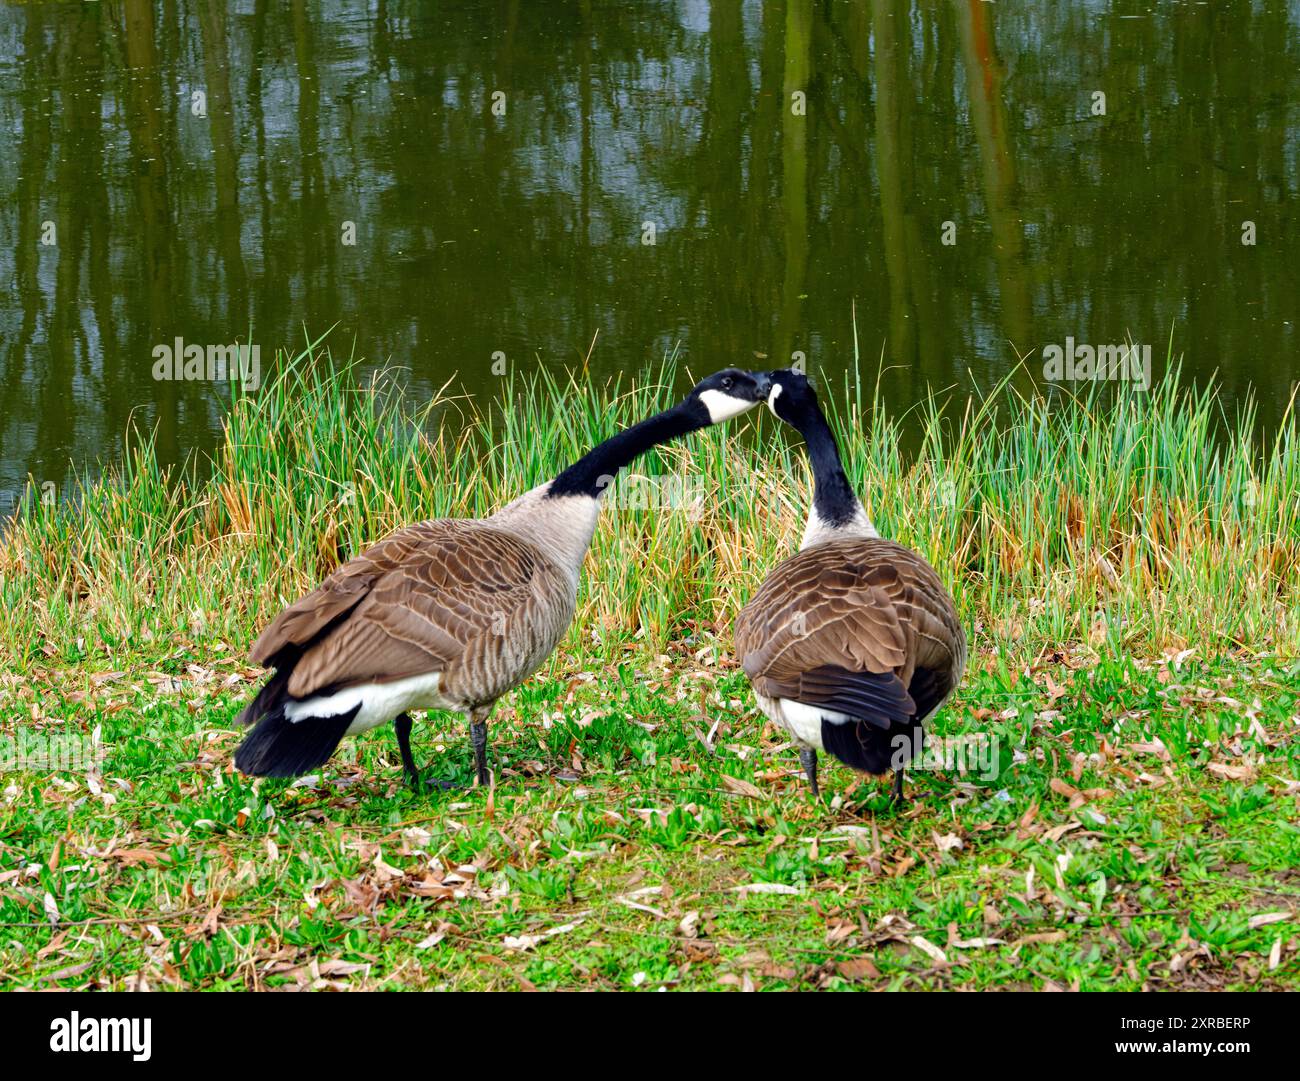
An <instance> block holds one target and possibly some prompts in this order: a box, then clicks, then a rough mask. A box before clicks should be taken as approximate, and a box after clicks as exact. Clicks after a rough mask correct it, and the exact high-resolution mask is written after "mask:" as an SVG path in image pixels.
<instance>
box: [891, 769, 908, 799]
mask: <svg viewBox="0 0 1300 1081" xmlns="http://www.w3.org/2000/svg"><path fill="white" fill-rule="evenodd" d="M904 772H905V771H904V770H901V769H896V770H894V795H893V804H894V806H895V807H897V806H898V805H900V804H901V803H902V802H903V773H904Z"/></svg>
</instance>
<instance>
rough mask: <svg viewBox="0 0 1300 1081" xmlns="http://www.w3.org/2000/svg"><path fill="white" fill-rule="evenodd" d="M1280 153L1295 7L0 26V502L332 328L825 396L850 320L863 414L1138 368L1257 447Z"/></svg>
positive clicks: (1299, 278) (1267, 406)
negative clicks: (1245, 426)
mask: <svg viewBox="0 0 1300 1081" xmlns="http://www.w3.org/2000/svg"><path fill="white" fill-rule="evenodd" d="M1298 132H1300V4H1297V3H1294V2H1293V3H1290V4H1287V3H1282V2H1265V0H1258V2H1248V0H1221V2H1215V3H1212V4H1203V3H1159V4H1152V3H1151V2H1150V0H1144V2H1142V3H1129V2H1124V0H1116V2H1111V3H1102V2H1083V0H1080V2H1064V0H1055V2H1053V3H1050V4H1046V3H1033V4H1029V3H1011V2H999V3H996V4H994V3H986V2H982V0H953V2H939V0H934V2H927V3H915V4H914V3H908V2H906V0H819V2H813V0H787V2H785V3H779V2H769V3H745V2H741V0H719V2H717V3H706V2H704V0H664V2H651V0H638V2H636V3H623V2H604V0H575V2H570V3H560V2H541V0H530V2H524V0H496V2H491V3H482V2H469V0H466V2H458V3H417V2H402V0H371V2H370V3H369V4H353V3H342V2H336V0H323V2H320V3H307V2H306V0H288V2H284V3H271V2H268V0H239V2H235V3H229V2H227V0H177V2H167V3H162V4H155V3H153V2H152V0H118V2H115V3H96V4H69V3H11V4H3V5H0V147H2V148H3V153H2V154H0V280H3V281H4V283H5V288H4V290H3V294H2V295H0V491H6V492H10V493H12V492H13V491H14V490H15V489H17V488H18V487H19V486H21V484H22V483H23V481H24V478H26V477H27V476H28V475H29V474H30V475H32V476H34V477H35V478H36V479H37V480H38V481H53V483H54V484H55V485H56V486H57V485H64V484H66V483H67V480H68V475H69V467H70V463H71V464H72V465H74V466H76V467H84V466H86V465H88V464H89V465H93V463H95V462H97V461H108V460H112V459H113V458H114V457H115V456H116V455H117V454H118V453H120V447H121V444H122V434H123V432H124V431H125V429H126V426H127V424H128V422H129V420H130V418H132V417H133V416H134V417H135V419H136V420H138V421H141V422H143V423H145V424H147V425H149V426H153V427H155V428H156V432H157V440H158V446H159V448H160V450H161V452H162V455H163V457H164V458H165V459H167V460H170V461H175V460H181V459H183V458H185V457H186V455H188V454H190V453H192V452H194V451H196V450H198V451H202V450H204V449H206V448H210V447H211V446H212V445H213V442H214V437H215V433H216V431H217V430H218V427H219V423H220V416H221V409H222V406H221V402H222V393H221V392H220V390H219V388H217V387H214V385H213V384H212V383H209V382H202V381H186V380H179V381H178V380H174V379H158V378H155V376H156V375H157V374H158V367H159V358H160V356H162V357H164V358H165V357H166V352H165V351H164V352H163V353H162V354H160V353H159V350H160V348H162V347H164V346H166V347H170V348H171V349H173V350H174V349H175V348H176V341H177V339H180V340H181V342H182V343H183V345H182V348H181V352H182V354H183V353H184V346H185V345H192V344H197V345H200V346H203V347H204V348H205V349H206V348H207V347H209V346H213V347H215V346H221V345H227V344H230V343H233V342H236V341H239V342H243V343H248V342H249V341H250V331H251V342H252V343H253V344H255V345H257V347H258V351H259V354H260V361H261V368H262V369H263V372H265V369H267V368H268V367H269V365H270V360H271V355H272V354H273V353H274V351H275V349H276V348H277V347H278V346H284V345H296V344H300V343H301V342H302V341H303V339H304V334H305V333H310V334H312V335H317V334H319V333H321V332H322V331H324V330H325V329H326V328H328V327H330V326H333V327H334V330H333V332H332V335H331V338H330V341H331V342H332V344H333V347H334V348H335V350H336V351H341V352H343V353H344V354H347V353H349V352H352V351H353V350H354V349H355V352H356V353H357V354H359V355H361V356H363V357H365V358H367V359H368V360H370V361H372V362H375V363H378V364H391V365H397V366H400V367H402V368H404V369H407V370H409V373H410V374H409V378H410V380H411V382H412V383H413V385H414V386H415V387H416V388H417V389H418V390H420V391H431V390H432V389H434V388H436V387H438V386H440V385H442V384H443V383H444V382H445V381H446V380H447V379H448V378H449V377H452V376H453V375H455V376H456V377H457V378H458V379H459V380H461V381H462V382H463V384H464V386H465V387H466V388H468V389H469V390H470V391H471V392H474V393H478V394H491V393H493V392H494V389H495V387H496V386H498V385H499V378H498V376H496V375H494V374H493V368H494V358H496V359H497V360H500V358H502V357H504V359H505V363H506V364H508V365H513V366H515V367H517V368H521V367H528V366H534V365H539V364H541V365H547V366H551V367H554V368H556V369H561V368H565V367H572V366H577V365H581V364H582V363H583V360H584V358H586V357H587V356H588V354H590V370H591V371H592V372H594V373H596V374H597V375H598V376H604V375H607V374H610V373H613V372H616V371H619V370H624V371H636V370H638V369H641V368H642V367H644V366H645V365H646V364H647V363H650V362H654V361H656V360H657V359H658V358H659V357H661V356H662V355H663V354H664V353H665V352H669V351H672V350H674V349H677V350H680V353H681V355H682V357H683V358H684V360H685V362H686V364H687V365H688V366H689V367H690V369H691V370H693V371H695V372H696V373H704V372H706V371H708V370H712V369H714V368H717V367H720V366H722V365H725V364H740V365H744V366H763V367H774V366H778V365H783V364H787V363H789V358H790V357H792V356H793V355H795V354H802V357H803V358H804V359H805V361H806V364H807V367H808V368H809V369H810V370H811V371H812V372H814V373H821V374H822V375H827V374H830V375H834V374H835V373H837V372H839V371H842V370H843V369H844V368H845V366H846V365H848V364H850V363H851V358H852V351H853V313H856V324H857V332H858V339H859V343H860V348H861V352H862V355H863V357H864V360H865V361H866V362H867V363H868V364H869V367H870V370H871V372H872V373H873V375H872V377H873V378H874V371H875V367H876V365H877V364H878V363H879V362H880V361H881V360H882V359H883V362H884V364H885V365H886V366H887V367H888V372H887V375H886V376H885V382H884V386H885V390H886V392H887V394H888V395H889V398H890V401H891V404H893V405H895V406H896V408H897V409H898V410H899V411H901V410H903V409H905V408H906V407H907V405H908V404H909V403H910V402H912V401H915V400H916V399H917V397H918V396H919V395H921V394H922V393H924V391H925V388H926V387H927V386H934V387H938V388H942V387H950V386H961V387H970V386H982V387H987V386H990V385H992V384H993V383H994V382H996V381H997V380H999V379H1001V378H1003V377H1004V376H1006V375H1007V374H1008V372H1009V371H1011V370H1012V369H1013V368H1014V367H1015V365H1016V363H1017V360H1018V358H1019V357H1027V358H1028V359H1027V361H1026V367H1025V369H1024V377H1025V378H1028V379H1029V380H1030V381H1031V382H1035V383H1038V384H1044V385H1045V383H1044V355H1045V351H1048V352H1050V350H1051V348H1052V347H1053V346H1056V347H1058V352H1061V353H1068V352H1069V351H1070V349H1071V347H1073V349H1074V351H1075V352H1076V354H1077V353H1078V351H1079V348H1080V347H1081V346H1082V345H1085V344H1086V345H1088V346H1090V347H1092V348H1093V349H1096V348H1097V347H1102V346H1109V345H1120V344H1123V343H1126V342H1129V341H1131V342H1133V343H1136V344H1147V345H1150V346H1151V347H1152V349H1151V353H1152V366H1151V369H1152V370H1151V372H1150V378H1152V379H1157V380H1158V379H1160V378H1161V377H1162V376H1163V374H1164V373H1165V371H1166V365H1165V356H1166V353H1167V351H1168V349H1169V347H1170V343H1171V342H1172V348H1173V351H1174V353H1175V354H1182V355H1183V356H1184V369H1185V371H1187V372H1188V373H1190V374H1191V375H1193V376H1195V377H1196V378H1198V379H1205V378H1208V377H1209V376H1210V375H1211V374H1212V373H1214V372H1216V371H1217V373H1218V378H1219V380H1220V381H1221V382H1222V384H1223V386H1224V387H1225V390H1226V392H1227V394H1228V396H1229V399H1230V400H1231V401H1236V402H1240V401H1242V400H1244V398H1245V396H1246V395H1247V394H1248V393H1249V392H1250V391H1251V389H1252V388H1253V391H1254V393H1255V394H1256V395H1257V397H1258V400H1259V408H1260V423H1261V425H1262V426H1264V427H1265V428H1267V426H1268V425H1270V424H1275V423H1276V421H1277V419H1278V418H1279V417H1280V416H1281V414H1282V411H1283V409H1284V407H1285V403H1286V401H1287V399H1288V398H1289V396H1290V394H1291V393H1292V388H1293V386H1294V385H1295V383H1296V380H1297V378H1300V360H1298V359H1297V358H1298V356H1300V353H1298V350H1297V345H1298V344H1300V342H1298V339H1297V322H1298V321H1300V287H1298V286H1300V228H1298V226H1300V221H1298V220H1297V219H1298V211H1297V207H1300V201H1298V200H1297V195H1300V135H1298V134H1297V133H1298ZM593 339H594V346H593ZM354 343H355V345H354ZM1108 355H1111V356H1114V354H1108ZM756 356H758V357H762V358H766V359H756ZM164 367H165V366H164ZM497 367H498V369H499V367H500V365H499V364H498V365H497ZM1076 374H1077V373H1076ZM0 509H3V508H0Z"/></svg>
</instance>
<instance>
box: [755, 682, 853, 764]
mask: <svg viewBox="0 0 1300 1081" xmlns="http://www.w3.org/2000/svg"><path fill="white" fill-rule="evenodd" d="M754 697H755V698H757V699H758V708H759V709H761V710H762V711H763V713H764V714H766V715H767V716H768V717H769V718H771V719H772V720H774V721H776V723H777V724H779V725H780V726H781V727H782V728H784V729H785V730H786V731H787V732H789V733H790V735H791V736H792V737H793V738H794V740H795V742H796V743H798V744H799V745H800V746H801V747H811V748H813V750H815V751H820V750H824V749H825V748H823V747H822V721H823V720H827V721H830V722H831V724H846V723H848V722H849V721H851V720H853V718H852V717H850V716H849V715H848V714H847V713H840V712H838V711H836V710H833V709H823V708H822V707H821V706H810V705H808V704H807V703H805V702H796V701H794V700H793V699H791V698H765V697H764V696H763V695H755V696H754Z"/></svg>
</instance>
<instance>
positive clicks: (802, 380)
mask: <svg viewBox="0 0 1300 1081" xmlns="http://www.w3.org/2000/svg"><path fill="white" fill-rule="evenodd" d="M771 378H772V389H771V393H770V396H769V397H768V406H769V407H770V408H771V410H772V412H773V413H775V414H776V415H777V416H778V417H780V418H781V419H782V420H783V421H785V422H786V423H787V424H790V425H793V426H794V427H795V428H797V429H798V430H799V432H800V433H801V434H802V435H803V437H804V441H805V443H807V446H808V455H809V457H810V459H811V461H812V468H813V480H814V490H813V504H812V508H811V509H810V510H809V512H808V524H807V526H806V527H805V529H804V534H803V542H802V543H801V545H800V550H799V553H798V554H797V555H794V556H792V557H791V558H789V559H787V560H786V561H785V562H784V563H782V564H781V565H780V566H778V567H777V568H776V570H774V571H773V572H772V573H771V574H769V575H768V576H767V580H766V581H764V583H763V584H762V586H760V587H759V590H758V592H757V593H756V594H755V595H754V597H753V599H752V600H751V601H750V602H749V604H747V605H746V606H745V608H744V609H743V610H742V611H741V613H740V616H739V618H738V619H737V620H736V653H737V655H738V656H739V657H740V662H741V666H742V667H743V668H744V670H745V674H746V675H747V676H749V680H750V682H751V683H752V684H753V687H754V695H755V697H756V698H757V699H758V705H759V708H760V709H761V710H762V711H763V713H764V714H766V715H767V716H768V717H770V718H771V719H772V720H774V721H776V722H777V723H778V724H780V725H781V726H782V727H783V728H785V730H786V731H787V732H789V733H790V735H791V737H792V738H793V740H794V742H795V743H796V745H797V746H798V747H799V760H800V762H801V763H802V764H803V768H804V772H805V773H806V774H807V775H808V782H809V784H810V785H811V786H812V794H813V798H814V799H815V798H817V797H818V795H819V793H818V788H817V752H818V751H819V750H824V751H827V752H829V753H830V754H832V755H834V756H835V757H836V758H838V759H839V760H840V761H841V762H843V763H845V764H846V765H849V766H852V767H854V768H855V769H859V770H862V771H864V772H866V773H871V774H876V775H880V774H883V773H885V772H886V771H887V770H889V769H891V768H892V769H893V770H894V799H895V800H899V799H901V798H902V795H903V768H904V766H905V765H906V764H907V762H908V761H909V760H910V758H911V755H912V752H913V751H914V750H915V751H919V750H920V747H921V740H922V738H923V736H922V725H923V724H924V723H925V722H926V721H927V720H928V719H929V718H930V716H931V715H932V714H933V713H934V712H935V710H937V709H938V708H939V707H940V706H941V705H943V703H944V700H945V699H947V697H948V696H949V695H950V694H951V693H952V692H953V689H954V688H955V687H956V686H957V684H958V682H959V681H960V679H961V674H962V670H963V668H964V667H965V663H966V635H965V633H964V632H963V631H962V627H961V624H960V623H959V622H958V620H957V612H956V609H955V607H954V606H953V602H952V598H951V597H950V596H949V595H948V591H947V590H945V589H944V587H943V584H942V583H941V582H940V581H939V576H938V575H937V574H935V572H934V569H933V568H932V567H931V566H930V564H928V563H927V562H926V561H925V560H924V559H922V558H921V557H920V556H919V555H917V554H916V553H915V552H913V551H911V550H909V549H907V548H904V547H903V546H902V545H901V544H895V543H894V542H893V541H888V540H882V539H881V538H880V534H879V533H877V532H876V530H875V527H874V526H872V524H871V521H870V519H869V518H868V517H867V513H866V511H865V510H864V509H863V507H862V504H861V502H859V500H858V497H857V496H856V495H855V494H854V492H853V489H852V487H851V486H850V484H849V480H848V477H846V476H845V474H844V466H843V464H842V463H841V461H840V454H839V450H838V448H837V447H836V445H835V437H834V436H833V435H832V434H831V429H830V425H828V424H827V423H826V418H825V416H824V415H823V414H822V411H821V408H820V406H819V405H818V404H817V395H816V393H815V392H814V390H813V388H812V386H811V384H809V382H808V380H807V378H806V377H805V376H804V375H802V374H801V373H799V372H795V371H777V372H773V373H772V376H771Z"/></svg>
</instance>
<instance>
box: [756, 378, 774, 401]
mask: <svg viewBox="0 0 1300 1081" xmlns="http://www.w3.org/2000/svg"><path fill="white" fill-rule="evenodd" d="M758 393H759V394H760V395H761V397H760V399H759V400H760V401H767V396H768V395H769V394H771V393H772V377H771V376H770V375H768V374H766V373H764V374H762V375H760V376H759V377H758Z"/></svg>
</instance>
